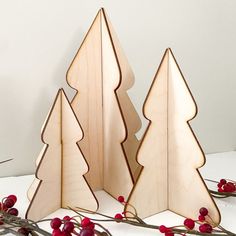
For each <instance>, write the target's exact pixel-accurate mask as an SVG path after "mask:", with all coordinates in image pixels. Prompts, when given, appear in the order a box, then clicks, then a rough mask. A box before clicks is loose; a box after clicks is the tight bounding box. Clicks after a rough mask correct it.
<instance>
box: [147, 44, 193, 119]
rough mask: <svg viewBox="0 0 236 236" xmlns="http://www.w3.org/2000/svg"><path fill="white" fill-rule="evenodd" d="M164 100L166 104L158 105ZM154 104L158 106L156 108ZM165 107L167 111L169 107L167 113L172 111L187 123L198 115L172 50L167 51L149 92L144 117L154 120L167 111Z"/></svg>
mask: <svg viewBox="0 0 236 236" xmlns="http://www.w3.org/2000/svg"><path fill="white" fill-rule="evenodd" d="M157 97H159V98H157ZM163 99H164V100H165V102H164V103H163V102H161V103H160V104H159V105H158V101H162V100H163ZM183 101H184V104H183ZM153 103H156V104H157V105H156V106H155V107H154V108H153V105H152V104H153ZM167 103H168V104H167ZM165 104H166V105H165ZM163 106H166V109H167V107H168V111H167V112H169V111H170V110H171V111H172V112H173V114H175V115H176V116H182V117H184V118H185V119H186V121H188V120H191V119H193V118H194V117H195V116H196V113H197V106H196V103H195V101H194V99H193V96H192V94H191V91H190V90H189V87H188V85H187V83H186V81H185V79H184V76H183V74H182V72H181V70H180V68H179V66H178V64H177V61H176V59H175V57H174V55H173V53H172V51H171V49H170V48H167V49H166V51H165V54H164V56H163V58H162V60H161V63H160V65H159V67H158V70H157V72H156V75H155V77H154V80H153V83H152V85H151V88H150V90H149V92H148V95H147V98H146V100H145V103H144V115H145V116H146V118H147V119H153V118H154V117H153V116H158V110H159V111H160V110H162V109H165V108H164V107H163ZM154 110H155V112H153V111H154ZM175 111H178V112H177V113H176V112H175ZM154 119H155V118H154Z"/></svg>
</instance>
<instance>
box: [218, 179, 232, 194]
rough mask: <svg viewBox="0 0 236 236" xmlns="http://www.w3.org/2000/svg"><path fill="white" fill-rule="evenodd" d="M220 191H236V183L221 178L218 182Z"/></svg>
mask: <svg viewBox="0 0 236 236" xmlns="http://www.w3.org/2000/svg"><path fill="white" fill-rule="evenodd" d="M217 186H218V192H221V193H223V192H225V193H233V192H235V191H236V183H234V182H231V181H227V180H226V179H221V180H220V182H219V183H218V185H217Z"/></svg>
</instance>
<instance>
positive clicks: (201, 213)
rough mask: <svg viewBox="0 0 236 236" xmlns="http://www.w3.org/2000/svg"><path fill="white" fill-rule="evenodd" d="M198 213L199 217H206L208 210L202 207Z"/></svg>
mask: <svg viewBox="0 0 236 236" xmlns="http://www.w3.org/2000/svg"><path fill="white" fill-rule="evenodd" d="M199 213H200V215H202V216H207V215H208V210H207V209H206V208H205V207H202V208H201V209H200V210H199Z"/></svg>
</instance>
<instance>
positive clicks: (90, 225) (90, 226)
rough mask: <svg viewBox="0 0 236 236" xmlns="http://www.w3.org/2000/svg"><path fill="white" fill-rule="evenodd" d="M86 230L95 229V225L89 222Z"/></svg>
mask: <svg viewBox="0 0 236 236" xmlns="http://www.w3.org/2000/svg"><path fill="white" fill-rule="evenodd" d="M87 228H90V229H94V228H95V224H94V223H93V222H91V223H90V224H89V225H88V226H87Z"/></svg>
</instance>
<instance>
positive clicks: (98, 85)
mask: <svg viewBox="0 0 236 236" xmlns="http://www.w3.org/2000/svg"><path fill="white" fill-rule="evenodd" d="M133 80H134V78H133V73H132V71H131V69H130V67H129V65H128V63H127V59H126V58H125V56H124V54H123V52H122V50H121V48H120V44H119V42H118V40H117V37H116V35H115V33H114V31H113V29H112V27H111V24H110V23H109V21H108V19H107V17H106V14H105V12H104V10H103V9H101V10H100V11H99V12H98V14H97V16H96V18H95V20H94V22H93V23H92V26H91V28H90V29H89V31H88V33H87V35H86V37H85V39H84V41H83V43H82V45H81V47H80V49H79V51H78V53H77V55H76V56H75V58H74V60H73V62H72V64H71V66H70V68H69V70H68V73H67V81H68V84H69V85H70V86H71V87H72V88H74V89H76V90H77V93H76V95H75V97H74V99H73V100H72V107H73V109H74V111H75V113H76V114H77V117H78V119H79V121H80V123H81V126H82V127H83V130H84V138H83V140H81V141H80V142H79V146H80V148H81V150H82V152H83V153H84V155H85V157H86V160H87V162H88V164H89V167H90V171H89V173H88V174H87V175H86V179H87V180H88V182H89V184H90V186H91V187H92V189H93V190H100V189H104V190H105V191H107V192H108V193H110V194H111V195H112V196H114V197H117V196H118V195H120V194H123V195H124V196H128V194H129V193H130V191H131V189H132V186H133V180H134V179H135V178H136V176H137V175H138V173H139V171H140V167H139V165H138V163H137V162H136V160H135V157H136V151H137V148H138V145H139V141H138V140H137V138H136V136H135V133H136V132H137V130H138V129H139V127H140V120H139V117H138V115H137V113H136V111H135V109H134V107H133V105H132V103H131V102H130V99H129V97H128V95H127V91H126V90H127V89H129V88H130V87H131V86H132V84H133ZM132 176H133V178H132Z"/></svg>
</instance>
